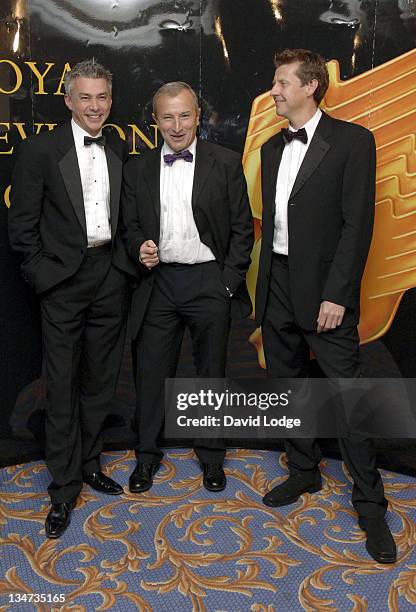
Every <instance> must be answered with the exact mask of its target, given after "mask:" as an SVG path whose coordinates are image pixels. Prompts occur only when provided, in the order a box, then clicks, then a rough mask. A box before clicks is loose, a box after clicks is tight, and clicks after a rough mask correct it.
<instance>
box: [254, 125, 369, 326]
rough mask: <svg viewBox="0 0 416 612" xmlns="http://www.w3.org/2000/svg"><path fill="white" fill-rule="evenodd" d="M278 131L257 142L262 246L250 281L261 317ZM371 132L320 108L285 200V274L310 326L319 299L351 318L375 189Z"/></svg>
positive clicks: (346, 322) (300, 316)
mask: <svg viewBox="0 0 416 612" xmlns="http://www.w3.org/2000/svg"><path fill="white" fill-rule="evenodd" d="M283 147H284V144H283V139H282V135H281V133H279V134H277V135H275V136H273V137H272V138H271V139H270V140H268V141H267V142H266V143H265V144H264V145H263V147H262V149H261V170H262V172H261V175H262V194H263V218H262V219H263V224H262V235H263V236H262V247H261V253H260V263H259V275H258V281H257V289H256V302H255V304H256V306H255V309H256V321H257V324H258V325H261V323H262V321H263V317H264V312H265V308H266V302H267V296H268V292H269V282H270V270H271V262H272V247H273V233H274V214H275V196H276V179H277V172H278V169H279V164H280V161H281V157H282V152H283ZM375 159H376V156H375V143H374V138H373V135H372V133H371V132H370V131H369V130H367V129H365V128H363V127H361V126H359V125H356V124H353V123H347V122H346V121H339V120H336V119H333V118H331V117H329V116H328V115H326V114H325V113H323V114H322V117H321V119H320V121H319V124H318V126H317V129H316V131H315V133H314V136H313V138H312V141H311V143H310V145H309V148H308V150H307V152H306V155H305V157H304V160H303V162H302V165H301V167H300V169H299V172H298V175H297V178H296V181H295V184H294V186H293V189H292V192H291V194H290V197H289V204H288V234H289V252H288V254H289V257H288V266H289V281H290V291H291V297H292V303H293V308H294V312H295V317H296V320H297V321H298V323H299V325H300V326H301V327H302V328H304V329H307V330H314V329H316V325H317V318H318V313H319V307H320V304H321V302H322V300H329V301H331V302H335V303H336V304H340V305H342V306H345V307H346V312H345V315H344V319H343V322H342V325H343V326H345V327H349V326H353V325H356V324H357V323H358V318H359V302H360V284H361V278H362V275H363V271H364V266H365V262H366V259H367V255H368V250H369V247H370V242H371V236H372V229H373V221H374V197H375V163H376V162H375Z"/></svg>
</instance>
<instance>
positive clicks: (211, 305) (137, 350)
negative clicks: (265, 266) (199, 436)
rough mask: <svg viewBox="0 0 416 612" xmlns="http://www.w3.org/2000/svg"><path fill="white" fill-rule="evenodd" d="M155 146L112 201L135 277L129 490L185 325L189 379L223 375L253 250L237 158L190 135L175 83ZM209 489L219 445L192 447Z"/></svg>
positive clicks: (153, 464)
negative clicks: (118, 202)
mask: <svg viewBox="0 0 416 612" xmlns="http://www.w3.org/2000/svg"><path fill="white" fill-rule="evenodd" d="M153 111H154V118H155V120H156V122H157V125H158V128H159V131H160V133H161V135H162V136H163V139H164V144H163V147H162V150H160V149H154V150H153V151H150V152H148V153H146V154H145V155H143V156H140V157H139V158H137V159H134V160H131V161H129V162H128V163H127V164H126V167H125V171H124V184H123V196H122V213H123V233H124V237H125V243H126V247H127V251H128V253H129V255H130V257H131V260H132V261H133V262H134V264H135V266H136V268H137V273H138V274H140V276H141V281H140V284H139V286H138V288H137V289H136V290H135V292H134V294H133V301H132V315H131V327H132V336H133V339H134V343H133V353H134V356H135V362H136V366H137V367H136V390H137V398H138V405H137V411H136V429H137V432H138V436H139V443H138V446H137V448H136V456H137V466H136V468H135V470H134V472H133V474H132V475H131V477H130V483H129V484H130V491H132V492H135V493H138V492H142V491H146V490H148V489H149V488H150V487H151V486H152V483H153V475H154V474H155V472H156V471H157V469H158V468H159V465H160V460H161V457H162V452H161V449H160V447H159V444H158V437H159V436H160V434H161V431H162V428H163V422H164V406H163V396H164V381H165V378H170V377H173V376H175V372H176V367H177V363H178V358H179V353H180V347H181V343H182V339H183V334H184V330H185V327H188V328H189V330H190V333H191V337H192V345H193V356H194V361H195V365H196V370H197V374H198V376H201V377H208V378H216V377H224V376H225V362H226V352H227V343H228V333H229V325H230V314H231V317H233V316H234V317H244V316H248V315H249V314H250V311H251V304H250V299H249V296H248V293H247V288H246V283H245V276H246V272H247V269H248V266H249V262H250V252H251V248H252V244H253V234H252V219H251V212H250V206H249V201H248V197H247V189H246V182H245V179H244V175H243V170H242V166H241V159H240V156H239V155H238V154H237V153H234V152H233V151H229V150H228V149H225V148H223V147H220V146H218V145H215V144H211V143H208V142H205V141H202V140H199V139H198V138H197V137H196V131H197V127H198V124H199V114H200V111H199V108H198V100H197V97H196V95H195V92H194V91H193V90H192V89H191V88H190V87H189V85H187V84H186V83H182V82H174V83H168V84H165V85H163V86H162V87H161V88H160V89H159V90H158V91H157V92H156V94H155V96H154V98H153ZM195 450H196V453H197V455H198V458H199V460H200V463H201V467H202V469H203V475H204V477H203V483H204V486H205V487H206V488H207V489H208V490H210V491H220V490H222V489H223V488H224V487H225V485H226V480H225V474H224V470H223V467H222V464H223V460H224V456H225V448H224V443H223V441H222V440H214V439H210V440H208V439H206V440H205V439H204V440H199V441H198V446H197V448H196V449H195Z"/></svg>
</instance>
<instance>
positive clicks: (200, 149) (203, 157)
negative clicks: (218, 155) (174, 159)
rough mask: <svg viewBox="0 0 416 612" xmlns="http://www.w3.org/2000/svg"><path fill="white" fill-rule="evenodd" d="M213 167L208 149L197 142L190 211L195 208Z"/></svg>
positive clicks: (200, 142) (212, 160) (204, 144)
mask: <svg viewBox="0 0 416 612" xmlns="http://www.w3.org/2000/svg"><path fill="white" fill-rule="evenodd" d="M213 165H214V157H213V156H212V155H211V151H210V150H209V147H207V145H206V143H204V142H203V141H201V140H197V144H196V159H195V172H194V183H193V187H192V209H194V208H195V206H196V204H197V202H198V198H199V196H200V194H201V192H202V188H203V186H204V185H205V183H206V180H207V178H208V176H209V174H210V172H211V169H212V166H213Z"/></svg>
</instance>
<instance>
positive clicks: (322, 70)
mask: <svg viewBox="0 0 416 612" xmlns="http://www.w3.org/2000/svg"><path fill="white" fill-rule="evenodd" d="M295 62H299V63H300V66H299V68H298V70H297V72H296V74H297V76H298V77H299V79H300V81H301V83H302V85H307V84H308V83H310V82H311V81H312V79H316V80H317V81H318V87H317V88H316V89H315V91H314V93H313V97H314V100H315V102H316V103H317V104H319V103H320V102H321V100H322V98H323V97H324V95H325V93H326V90H327V89H328V85H329V74H328V68H327V66H326V62H325V60H324V59H323V58H322V57H321V56H320V55H319V53H314V52H313V51H309V50H308V49H285V50H284V51H281V52H280V53H276V55H275V56H274V65H275V67H276V68H279V66H283V64H294V63H295Z"/></svg>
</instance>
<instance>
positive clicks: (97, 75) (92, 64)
mask: <svg viewBox="0 0 416 612" xmlns="http://www.w3.org/2000/svg"><path fill="white" fill-rule="evenodd" d="M82 77H84V78H86V79H105V80H106V81H107V85H108V89H109V90H110V93H111V89H112V82H113V75H112V74H111V72H110V71H109V70H107V68H104V66H102V65H101V64H99V63H98V62H97V61H96V60H95V59H94V58H92V59H87V60H84V61H82V62H78V64H75V66H74V67H73V68H71V70H70V71H69V72H67V74H66V76H65V79H64V87H65V93H66V95H67V96H71V89H72V85H73V83H74V81H75V80H76V79H78V78H82Z"/></svg>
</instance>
